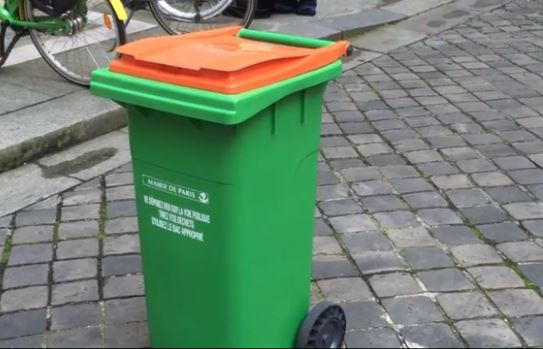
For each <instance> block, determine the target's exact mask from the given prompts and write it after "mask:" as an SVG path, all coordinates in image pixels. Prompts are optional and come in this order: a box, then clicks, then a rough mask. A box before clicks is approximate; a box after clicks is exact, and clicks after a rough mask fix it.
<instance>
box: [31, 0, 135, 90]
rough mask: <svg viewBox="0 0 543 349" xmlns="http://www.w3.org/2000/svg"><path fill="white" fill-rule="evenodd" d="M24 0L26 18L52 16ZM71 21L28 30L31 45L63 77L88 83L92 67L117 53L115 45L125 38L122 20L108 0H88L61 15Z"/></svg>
mask: <svg viewBox="0 0 543 349" xmlns="http://www.w3.org/2000/svg"><path fill="white" fill-rule="evenodd" d="M24 1H25V15H26V17H27V19H28V20H35V21H39V20H40V18H43V19H51V18H52V17H51V16H49V15H47V14H45V13H44V12H43V11H42V10H40V9H39V8H37V7H36V6H34V5H33V1H32V0H24ZM60 18H62V19H63V20H64V21H67V22H68V23H69V24H70V26H69V27H70V31H69V32H67V30H62V29H58V30H48V31H44V30H35V29H31V30H30V36H31V38H32V41H33V42H34V45H35V46H36V48H37V49H38V51H39V52H40V54H41V56H42V57H43V59H44V60H45V61H46V62H47V64H49V66H51V68H53V69H54V70H55V71H56V72H57V73H58V74H60V75H61V76H62V77H64V78H65V79H67V80H69V81H71V82H73V83H76V84H78V85H81V86H89V84H90V76H91V73H92V71H93V70H95V69H96V68H100V67H103V66H106V65H108V64H109V62H110V61H111V60H112V59H114V58H115V57H117V53H116V52H115V48H116V47H117V46H119V45H122V44H124V43H125V42H126V33H125V30H124V25H123V23H122V22H121V21H120V20H119V19H118V18H117V16H116V15H115V13H114V12H113V9H112V7H111V5H110V3H109V2H108V1H107V0H87V1H86V6H85V8H84V9H78V7H77V6H76V7H74V9H72V10H70V11H68V12H66V13H64V14H62V16H61V17H60Z"/></svg>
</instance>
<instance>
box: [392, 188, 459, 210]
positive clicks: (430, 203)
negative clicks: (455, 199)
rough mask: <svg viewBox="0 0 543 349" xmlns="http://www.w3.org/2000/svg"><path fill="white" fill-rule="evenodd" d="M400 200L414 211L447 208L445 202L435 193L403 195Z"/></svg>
mask: <svg viewBox="0 0 543 349" xmlns="http://www.w3.org/2000/svg"><path fill="white" fill-rule="evenodd" d="M402 198H403V199H404V200H405V201H407V203H408V204H409V206H411V207H412V208H414V209H419V208H436V207H447V206H448V203H447V201H445V199H444V198H443V197H442V196H441V194H439V193H438V192H436V191H428V192H421V193H413V194H405V195H402Z"/></svg>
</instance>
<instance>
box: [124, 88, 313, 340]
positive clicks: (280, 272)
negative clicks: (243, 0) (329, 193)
mask: <svg viewBox="0 0 543 349" xmlns="http://www.w3.org/2000/svg"><path fill="white" fill-rule="evenodd" d="M323 90H324V85H319V86H316V87H313V88H310V89H307V90H304V91H300V92H297V93H294V94H292V95H290V96H288V97H286V98H284V99H282V100H280V101H279V102H277V103H276V104H274V105H272V106H270V107H269V108H267V109H265V110H264V111H262V112H260V113H259V114H258V115H256V116H254V117H253V118H251V119H249V120H248V121H246V122H244V123H242V124H239V125H236V126H226V125H220V124H214V123H209V122H204V121H195V120H193V119H188V118H180V117H178V116H176V117H172V116H171V115H169V114H167V113H162V112H158V111H153V110H149V109H144V108H139V107H135V106H128V109H129V129H130V140H131V148H132V155H133V159H134V176H135V185H136V196H137V201H138V217H139V225H140V238H141V246H142V257H143V264H144V276H145V287H146V293H147V302H148V313H149V326H150V334H151V341H152V344H153V346H155V347H179V346H193V347H221V346H224V347H292V346H293V345H294V340H295V338H296V334H297V331H298V327H299V326H300V324H301V322H302V321H303V319H304V318H305V316H306V314H307V310H308V307H309V296H310V278H311V251H312V238H313V212H314V204H315V188H316V175H317V156H318V148H319V136H320V132H319V130H320V118H321V99H322V93H323Z"/></svg>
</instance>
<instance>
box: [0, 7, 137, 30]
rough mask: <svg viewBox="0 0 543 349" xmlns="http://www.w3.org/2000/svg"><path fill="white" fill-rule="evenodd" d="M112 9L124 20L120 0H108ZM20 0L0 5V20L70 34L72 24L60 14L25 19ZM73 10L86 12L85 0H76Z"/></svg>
mask: <svg viewBox="0 0 543 349" xmlns="http://www.w3.org/2000/svg"><path fill="white" fill-rule="evenodd" d="M108 1H109V3H110V4H111V7H112V8H113V11H114V12H115V14H116V15H117V17H118V18H119V19H120V20H121V21H123V22H124V21H126V19H127V17H128V16H127V14H126V11H125V9H124V6H123V4H122V2H121V0H108ZM22 6H23V2H22V0H6V3H5V5H4V7H0V21H5V22H7V23H8V24H9V25H11V26H14V27H20V28H23V29H36V30H39V31H43V32H58V31H60V32H63V33H66V34H70V33H71V32H72V30H73V29H72V25H71V22H70V21H69V20H66V19H65V18H62V16H50V15H45V16H43V17H37V18H33V20H32V21H28V20H26V18H25V16H24V14H23V11H22ZM74 9H75V11H77V12H78V13H86V0H76V2H75V6H74Z"/></svg>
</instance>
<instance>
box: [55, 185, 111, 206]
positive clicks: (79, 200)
mask: <svg viewBox="0 0 543 349" xmlns="http://www.w3.org/2000/svg"><path fill="white" fill-rule="evenodd" d="M101 202H102V191H101V190H99V189H87V190H78V191H70V192H67V193H64V194H63V195H62V205H63V206H76V205H88V204H99V203H101Z"/></svg>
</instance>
